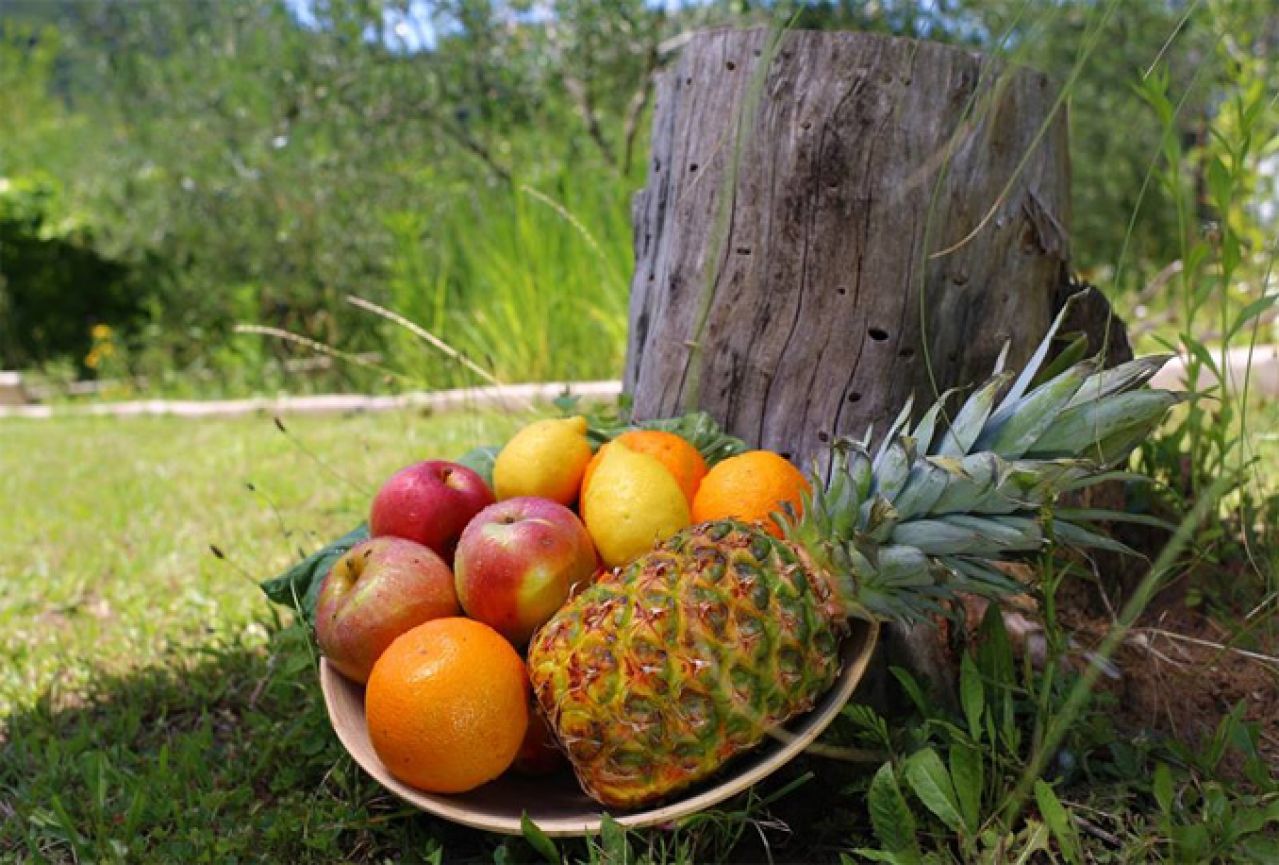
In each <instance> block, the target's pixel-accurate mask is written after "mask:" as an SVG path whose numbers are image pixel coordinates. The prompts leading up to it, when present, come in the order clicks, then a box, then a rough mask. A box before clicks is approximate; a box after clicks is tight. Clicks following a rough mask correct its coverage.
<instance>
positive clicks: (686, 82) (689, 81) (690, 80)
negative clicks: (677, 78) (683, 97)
mask: <svg viewBox="0 0 1279 865" xmlns="http://www.w3.org/2000/svg"><path fill="white" fill-rule="evenodd" d="M684 83H685V84H692V83H693V79H692V78H685V79H684Z"/></svg>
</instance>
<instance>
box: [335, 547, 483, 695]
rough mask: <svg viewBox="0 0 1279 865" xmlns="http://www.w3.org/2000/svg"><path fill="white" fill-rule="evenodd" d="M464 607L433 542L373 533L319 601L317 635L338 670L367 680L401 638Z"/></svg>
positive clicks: (343, 562)
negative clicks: (393, 644)
mask: <svg viewBox="0 0 1279 865" xmlns="http://www.w3.org/2000/svg"><path fill="white" fill-rule="evenodd" d="M459 612H460V609H459V607H458V603H457V592H456V590H455V589H454V588H453V574H452V573H450V572H449V567H448V565H446V564H444V560H443V559H441V558H440V557H439V556H438V555H436V554H435V552H434V551H433V550H431V549H430V548H429V547H424V546H422V545H421V544H419V543H415V542H413V541H406V540H404V539H403V538H372V539H370V540H367V541H364V542H363V543H359V544H356V545H355V546H353V547H351V549H350V550H348V551H347V553H346V555H344V556H343V557H342V558H340V559H338V560H337V562H336V563H334V565H333V568H332V569H331V570H330V571H329V573H328V575H327V576H325V578H324V585H322V586H321V587H320V596H319V599H318V600H317V601H316V606H315V639H316V642H317V643H319V644H320V651H321V652H323V653H324V656H325V657H326V658H328V659H329V663H331V664H333V666H335V667H337V669H338V671H339V672H341V673H342V674H343V675H344V676H346V677H347V678H350V679H354V680H355V681H357V682H367V681H368V679H369V673H370V672H371V671H372V670H373V663H374V662H375V661H376V660H377V659H378V656H379V655H381V654H382V652H383V650H385V649H386V647H387V646H389V645H391V643H392V642H394V640H395V638H396V637H398V636H399V635H400V634H403V633H404V632H405V631H408V630H410V629H412V628H416V627H417V626H418V625H421V624H423V623H425V622H429V621H430V620H432V619H440V618H444V617H446V616H456V615H458V613H459Z"/></svg>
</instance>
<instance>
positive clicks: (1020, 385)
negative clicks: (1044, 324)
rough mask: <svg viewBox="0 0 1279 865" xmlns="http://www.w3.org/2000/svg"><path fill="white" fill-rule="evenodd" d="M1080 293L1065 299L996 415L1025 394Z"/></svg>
mask: <svg viewBox="0 0 1279 865" xmlns="http://www.w3.org/2000/svg"><path fill="white" fill-rule="evenodd" d="M1079 296H1080V293H1076V294H1072V295H1071V296H1070V297H1068V298H1066V302H1065V303H1063V304H1062V305H1061V309H1060V310H1059V311H1058V312H1057V317H1056V318H1055V319H1053V323H1052V324H1051V325H1049V326H1048V333H1046V334H1044V338H1043V339H1042V340H1040V342H1039V346H1038V347H1037V348H1036V349H1035V353H1034V354H1032V355H1031V356H1030V360H1028V361H1026V366H1025V367H1024V368H1023V369H1022V371H1021V374H1020V375H1018V376H1017V380H1016V381H1014V382H1013V386H1012V387H1011V388H1009V389H1008V393H1007V394H1005V395H1004V401H1003V402H1001V403H1000V404H999V408H997V409H996V410H995V413H996V414H997V415H998V414H1000V413H1002V412H1003V411H1004V410H1005V409H1007V408H1008V407H1009V406H1012V405H1015V404H1016V403H1017V401H1018V400H1020V399H1021V398H1022V395H1023V394H1025V393H1026V390H1027V388H1029V387H1030V383H1031V382H1032V381H1034V379H1035V374H1036V373H1038V372H1039V367H1040V366H1042V365H1043V363H1044V359H1045V358H1046V357H1048V351H1049V349H1050V348H1052V342H1053V337H1054V336H1056V335H1057V331H1058V330H1060V329H1061V325H1062V323H1063V322H1065V320H1066V316H1067V315H1069V314H1070V310H1071V307H1073V306H1074V305H1075V301H1076V300H1078V299H1079Z"/></svg>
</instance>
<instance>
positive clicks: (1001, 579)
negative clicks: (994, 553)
mask: <svg viewBox="0 0 1279 865" xmlns="http://www.w3.org/2000/svg"><path fill="white" fill-rule="evenodd" d="M941 562H942V564H943V565H945V566H946V567H947V568H949V569H950V570H951V572H952V573H953V574H955V575H956V576H957V577H958V579H957V580H956V588H962V590H963V591H968V592H973V593H974V594H978V595H986V596H988V597H990V596H994V597H998V596H1001V595H1015V594H1017V593H1018V592H1021V591H1023V590H1024V588H1025V587H1024V586H1022V585H1021V583H1019V582H1017V581H1016V580H1015V579H1013V578H1012V577H1010V576H1008V575H1007V574H1005V573H1004V572H1003V571H1000V570H996V569H995V568H993V567H991V566H990V562H989V560H988V559H974V558H966V557H964V556H946V557H945V558H943V559H941Z"/></svg>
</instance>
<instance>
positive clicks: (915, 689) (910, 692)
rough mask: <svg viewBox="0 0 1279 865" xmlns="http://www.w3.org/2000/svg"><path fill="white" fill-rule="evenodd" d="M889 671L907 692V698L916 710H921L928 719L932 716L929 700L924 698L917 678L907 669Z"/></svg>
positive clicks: (898, 668) (920, 712) (896, 668)
mask: <svg viewBox="0 0 1279 865" xmlns="http://www.w3.org/2000/svg"><path fill="white" fill-rule="evenodd" d="M889 671H890V672H891V673H892V674H893V677H894V678H896V679H897V682H898V684H900V685H901V686H902V690H903V691H905V692H906V696H907V697H909V698H910V701H911V702H912V703H914V704H915V708H916V709H918V710H919V714H921V715H923V716H925V717H928V716H929V715H931V714H932V712H931V711H930V708H931V707H930V706H929V703H928V699H927V698H926V697H925V696H924V692H923V690H922V689H921V688H920V687H919V683H918V682H916V681H915V677H914V676H912V675H911V674H910V671H909V670H907V669H906V668H905V667H889Z"/></svg>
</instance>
